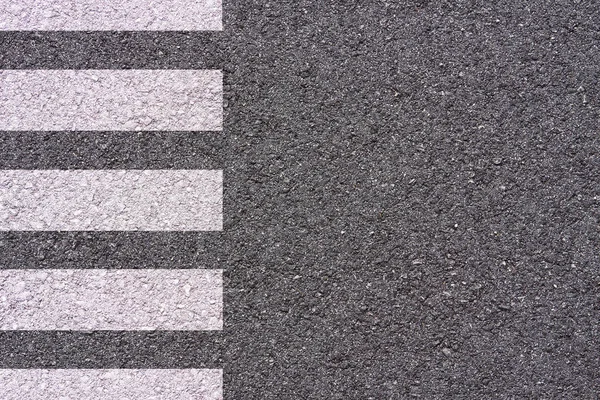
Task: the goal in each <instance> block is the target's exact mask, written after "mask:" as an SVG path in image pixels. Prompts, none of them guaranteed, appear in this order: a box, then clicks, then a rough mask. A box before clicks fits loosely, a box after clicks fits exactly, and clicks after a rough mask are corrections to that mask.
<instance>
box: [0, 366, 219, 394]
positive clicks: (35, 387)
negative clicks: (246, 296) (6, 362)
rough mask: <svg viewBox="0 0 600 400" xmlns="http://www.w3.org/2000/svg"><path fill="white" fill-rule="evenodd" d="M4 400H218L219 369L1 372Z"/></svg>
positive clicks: (22, 370) (0, 380)
mask: <svg viewBox="0 0 600 400" xmlns="http://www.w3.org/2000/svg"><path fill="white" fill-rule="evenodd" d="M0 397H1V398H2V399H3V400H23V399H26V400H46V399H56V400H137V399H143V400H174V399H177V400H220V399H222V398H223V372H222V370H219V369H146V370H144V369H101V370H89V369H16V370H6V369H5V370H0Z"/></svg>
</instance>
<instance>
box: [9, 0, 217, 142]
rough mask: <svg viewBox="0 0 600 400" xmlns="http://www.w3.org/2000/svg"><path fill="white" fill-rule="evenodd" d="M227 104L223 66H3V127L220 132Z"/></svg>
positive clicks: (57, 129) (41, 129) (43, 129)
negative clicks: (123, 68)
mask: <svg viewBox="0 0 600 400" xmlns="http://www.w3.org/2000/svg"><path fill="white" fill-rule="evenodd" d="M0 1H1V0H0ZM73 3H76V2H73ZM222 104H223V74H222V72H221V71H217V70H3V71H0V130H7V131H18V130H23V131H27V130H31V131H61V130H65V131H66V130H71V131H73V130H81V131H98V130H113V131H136V130H137V131H140V130H144V131H157V130H158V131H220V130H222V125H223V107H222Z"/></svg>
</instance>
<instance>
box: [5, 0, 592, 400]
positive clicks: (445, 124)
mask: <svg viewBox="0 0 600 400" xmlns="http://www.w3.org/2000/svg"><path fill="white" fill-rule="evenodd" d="M224 18H225V19H224V31H223V32H221V33H206V32H204V33H175V32H164V33H131V32H122V33H114V32H113V33H109V32H105V33H97V32H96V33H77V32H75V33H18V32H7V33H2V34H0V50H1V51H0V67H1V68H34V69H35V68H217V69H223V71H224V79H225V85H224V92H225V121H224V132H223V139H222V140H223V145H222V149H224V151H225V154H226V156H225V157H223V159H222V166H221V167H222V168H223V169H224V184H225V207H224V215H225V225H224V231H223V232H217V233H191V232H181V233H165V234H155V233H152V234H144V233H143V232H139V233H138V232H136V233H110V232H109V233H93V234H92V233H54V234H49V233H27V232H26V233H15V232H13V233H2V237H1V241H2V246H1V247H0V265H2V266H3V267H7V266H11V267H15V264H20V263H22V264H26V265H28V267H29V268H32V267H40V268H44V267H46V268H52V267H54V268H57V267H61V266H62V265H66V266H68V267H77V266H79V263H83V264H84V265H85V267H88V268H94V267H101V266H102V265H93V263H92V262H89V261H85V260H88V259H92V260H94V261H95V262H98V263H103V262H106V264H108V265H110V266H114V267H116V268H119V267H121V266H128V267H130V268H132V267H134V265H137V267H139V268H151V267H161V268H187V267H190V268H193V267H198V266H201V267H205V268H224V269H225V289H224V290H225V299H224V307H225V326H224V331H223V332H218V333H215V332H211V333H206V332H197V333H193V332H192V333H189V332H187V333H182V332H152V333H139V332H92V333H86V332H46V333H41V332H24V333H17V332H4V333H1V334H0V360H2V361H1V365H0V366H2V367H37V368H46V367H47V368H58V367H84V368H93V367H96V368H100V367H119V366H120V367H130V368H139V367H155V368H157V367H160V368H173V367H176V368H191V367H194V368H199V367H216V368H219V367H223V368H224V379H225V386H224V390H225V397H226V398H227V399H374V400H379V399H405V398H423V399H536V398H544V399H596V398H597V396H598V393H600V346H598V343H600V233H599V219H600V174H599V173H598V170H599V169H598V168H599V167H600V155H599V150H598V149H599V147H600V138H599V134H598V132H599V129H598V128H599V126H598V122H599V120H600V119H599V117H600V115H599V113H598V102H599V101H600V97H599V94H598V81H599V78H600V67H599V65H600V48H599V46H598V43H599V40H600V28H599V27H600V6H599V5H598V3H597V2H594V1H576V0H571V1H566V0H559V1H555V2H546V1H540V0H534V1H517V0H513V1H508V0H506V1H498V2H485V1H468V0H466V1H461V2H456V4H451V3H450V2H430V1H388V2H386V1H377V2H365V1H358V2H356V1H354V2H351V1H344V0H337V1H332V2H308V1H303V0H300V1H288V0H283V1H278V2H268V1H259V0H255V1H249V0H240V1H235V2H233V1H225V4H224ZM136 135H137V134H136ZM175 136H177V135H175ZM175 136H173V137H175ZM47 137H48V140H49V141H50V142H52V141H55V142H53V143H50V144H44V146H48V147H47V148H49V149H56V150H53V151H48V152H43V154H41V153H40V155H39V159H38V160H34V161H28V162H31V163H33V164H36V163H39V164H40V165H48V166H50V165H60V167H61V168H65V167H66V165H65V162H64V161H63V160H64V159H63V155H62V154H61V151H60V150H59V149H60V143H58V142H56V141H60V138H57V137H55V136H52V135H50V136H47ZM157 139H158V140H159V141H164V140H166V137H165V136H159V137H158V138H157ZM3 140H5V139H3ZM68 140H69V143H70V144H69V148H79V147H78V146H88V147H90V146H91V147H92V148H94V147H93V145H91V144H90V143H89V142H86V140H88V139H86V136H77V135H75V134H70V135H69V136H68ZM101 140H105V139H101ZM144 140H152V138H151V137H149V136H148V137H146V138H145V139H144ZM182 140H183V141H182V142H178V141H175V142H170V143H171V146H166V147H165V148H164V156H163V157H161V156H157V155H156V154H155V153H150V154H149V155H148V158H147V162H144V160H145V157H144V155H143V154H141V153H140V152H141V151H142V149H143V148H144V147H140V145H139V143H136V140H130V141H123V142H120V141H119V142H118V146H122V148H121V150H116V149H112V150H107V152H106V153H102V152H100V153H98V154H101V155H102V157H103V158H106V160H105V161H97V160H95V159H89V158H86V157H85V156H81V157H75V156H71V155H70V156H67V159H71V160H73V165H72V166H70V167H72V168H86V165H88V167H89V168H96V167H100V165H113V164H119V163H120V162H121V161H111V159H112V158H113V157H115V158H117V157H119V156H118V155H119V154H121V152H128V153H132V156H131V157H132V160H133V161H123V162H124V163H127V162H129V163H135V165H141V166H143V167H145V168H153V167H154V166H155V165H164V164H165V163H173V164H181V163H183V164H185V163H190V165H191V164H194V163H195V162H196V161H181V160H178V155H177V154H175V153H174V151H175V150H176V149H177V148H178V147H179V146H183V148H184V150H185V152H184V155H183V156H182V157H188V156H191V157H192V158H193V151H191V148H190V147H189V146H187V144H189V143H191V142H190V141H195V140H199V139H196V138H191V137H188V138H186V139H182ZM78 141H79V142H81V145H80V144H78V143H79V142H78ZM32 143H33V144H35V146H32V148H31V149H30V150H24V149H22V150H21V151H23V154H25V153H27V152H35V151H36V148H37V146H38V145H39V144H40V142H39V140H38V139H35V138H32ZM110 143H111V145H114V146H116V145H117V142H116V141H110ZM24 145H25V146H26V148H27V144H26V143H24ZM148 146H150V147H153V146H157V147H156V148H159V147H160V146H159V144H154V145H148ZM153 148H154V147H153ZM199 152H200V153H199V154H198V157H201V158H203V157H205V155H204V152H205V150H204V149H201V150H199ZM103 154H105V156H104V155H103ZM158 154H159V153H158ZM69 157H70V158H69ZM197 162H200V163H202V162H203V161H197ZM11 167H14V166H11ZM116 167H117V168H118V166H116ZM140 240H142V241H143V242H140ZM148 252H149V253H148ZM152 254H155V255H156V259H154V258H153V257H152V256H151V255H152ZM207 265H210V266H207ZM104 266H105V267H106V265H104Z"/></svg>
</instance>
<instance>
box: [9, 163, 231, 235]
mask: <svg viewBox="0 0 600 400" xmlns="http://www.w3.org/2000/svg"><path fill="white" fill-rule="evenodd" d="M222 228H223V173H222V171H220V170H0V231H219V230H222Z"/></svg>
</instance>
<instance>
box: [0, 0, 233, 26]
mask: <svg viewBox="0 0 600 400" xmlns="http://www.w3.org/2000/svg"><path fill="white" fill-rule="evenodd" d="M222 29H223V24H222V5H221V0H77V1H74V0H18V1H15V0H0V30H15V31H19V30H25V31H44V30H45V31H104V30H116V31H119V30H128V31H132V30H136V31H147V30H151V31H156V30H178V31H198V30H214V31H219V30H222Z"/></svg>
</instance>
